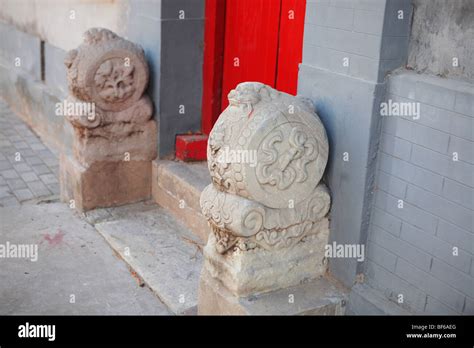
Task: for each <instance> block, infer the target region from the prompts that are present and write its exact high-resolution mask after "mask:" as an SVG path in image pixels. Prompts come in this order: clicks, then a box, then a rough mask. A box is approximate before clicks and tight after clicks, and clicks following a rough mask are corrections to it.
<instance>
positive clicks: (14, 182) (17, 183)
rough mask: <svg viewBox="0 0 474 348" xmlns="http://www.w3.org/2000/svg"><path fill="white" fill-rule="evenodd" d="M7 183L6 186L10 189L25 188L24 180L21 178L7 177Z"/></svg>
mask: <svg viewBox="0 0 474 348" xmlns="http://www.w3.org/2000/svg"><path fill="white" fill-rule="evenodd" d="M7 184H8V187H10V188H11V189H12V191H14V190H18V189H23V188H26V184H25V182H24V181H23V180H21V179H8V180H7Z"/></svg>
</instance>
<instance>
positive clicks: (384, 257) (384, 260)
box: [367, 242, 397, 272]
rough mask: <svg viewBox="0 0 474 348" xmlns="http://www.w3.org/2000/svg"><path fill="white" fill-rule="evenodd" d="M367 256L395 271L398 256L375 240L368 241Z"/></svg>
mask: <svg viewBox="0 0 474 348" xmlns="http://www.w3.org/2000/svg"><path fill="white" fill-rule="evenodd" d="M367 258H368V259H369V260H372V261H373V262H375V263H376V264H378V265H380V266H382V267H383V268H385V269H387V270H389V271H390V272H394V271H395V264H396V262H397V256H396V255H395V254H392V253H391V252H390V251H389V250H388V249H385V248H383V247H381V246H379V245H377V244H375V243H373V242H369V243H367Z"/></svg>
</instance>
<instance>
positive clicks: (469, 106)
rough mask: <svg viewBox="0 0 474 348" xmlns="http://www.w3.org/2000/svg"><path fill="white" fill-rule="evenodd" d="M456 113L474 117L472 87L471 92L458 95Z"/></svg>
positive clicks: (473, 92)
mask: <svg viewBox="0 0 474 348" xmlns="http://www.w3.org/2000/svg"><path fill="white" fill-rule="evenodd" d="M454 111H456V112H459V113H460V114H464V115H467V116H471V117H474V88H472V87H471V88H470V91H469V92H461V91H458V92H457V93H456V103H455V105H454Z"/></svg>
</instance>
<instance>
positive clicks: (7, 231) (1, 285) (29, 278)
mask: <svg viewBox="0 0 474 348" xmlns="http://www.w3.org/2000/svg"><path fill="white" fill-rule="evenodd" d="M124 227H125V225H124ZM132 230H133V229H132ZM117 235H120V233H118V234H117ZM7 242H9V243H10V246H11V245H18V244H26V245H37V246H38V253H37V255H38V259H37V261H31V259H32V258H31V257H30V258H12V257H10V258H4V257H1V256H2V253H1V249H2V245H3V246H5V245H7ZM134 245H136V244H134ZM134 245H132V248H134ZM0 279H1V281H0V315H11V314H14V315H36V314H42V315H47V314H50V315H53V314H55V315H66V314H70V315H75V314H79V315H83V314H89V315H91V314H105V315H112V314H113V315H119V314H123V315H132V314H134V315H142V314H146V315H159V314H171V313H170V312H169V311H168V309H167V307H166V306H165V305H164V304H163V303H162V302H161V301H160V300H159V299H158V298H157V297H156V296H155V295H154V294H153V292H152V291H150V289H149V288H147V287H141V286H140V285H139V284H140V281H139V280H138V279H136V277H134V276H133V275H132V273H131V272H130V271H129V269H128V268H127V266H126V264H125V263H124V262H123V261H122V260H120V258H119V257H118V256H117V255H116V254H115V253H114V251H113V250H112V249H111V248H110V246H109V245H108V244H107V242H106V241H105V240H104V239H103V238H102V237H101V236H100V235H99V234H98V233H97V231H96V230H95V229H94V228H93V227H92V226H91V225H90V224H89V223H87V222H86V221H84V220H83V219H81V218H80V216H79V214H77V213H75V212H73V210H71V209H69V208H68V207H67V205H65V204H61V203H50V204H39V205H32V204H27V205H22V206H19V207H4V208H0ZM72 295H74V300H75V303H70V302H71V300H72V298H73V297H72Z"/></svg>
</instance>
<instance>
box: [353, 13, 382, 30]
mask: <svg viewBox="0 0 474 348" xmlns="http://www.w3.org/2000/svg"><path fill="white" fill-rule="evenodd" d="M383 23H384V14H383V13H382V12H380V11H373V10H355V11H354V31H357V32H361V33H366V34H373V35H381V33H382V28H383Z"/></svg>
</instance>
